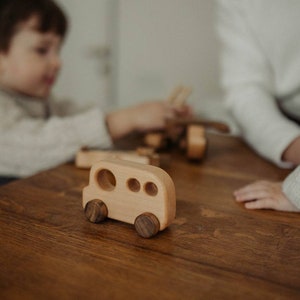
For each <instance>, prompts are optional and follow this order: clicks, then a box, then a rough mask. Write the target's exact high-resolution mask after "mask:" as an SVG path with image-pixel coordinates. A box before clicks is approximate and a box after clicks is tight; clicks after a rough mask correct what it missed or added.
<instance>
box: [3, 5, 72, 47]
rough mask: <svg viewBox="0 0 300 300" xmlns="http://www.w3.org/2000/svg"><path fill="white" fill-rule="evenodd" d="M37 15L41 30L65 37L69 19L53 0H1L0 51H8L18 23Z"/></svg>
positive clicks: (39, 29)
mask: <svg viewBox="0 0 300 300" xmlns="http://www.w3.org/2000/svg"><path fill="white" fill-rule="evenodd" d="M32 16H37V18H38V21H39V24H38V27H37V30H38V31H39V32H42V33H44V32H50V31H51V32H54V33H56V34H58V35H60V36H61V37H64V36H65V34H66V31H67V27H68V20H67V17H66V15H65V13H64V12H63V10H62V9H61V8H60V7H59V6H58V5H57V4H56V3H55V2H54V1H53V0H0V51H3V52H7V51H8V50H9V46H10V42H11V39H12V37H13V36H14V34H15V32H16V30H17V29H18V25H19V24H20V23H22V22H25V21H27V20H28V19H29V18H30V17H32Z"/></svg>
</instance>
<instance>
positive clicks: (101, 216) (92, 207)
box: [84, 199, 108, 223]
mask: <svg viewBox="0 0 300 300" xmlns="http://www.w3.org/2000/svg"><path fill="white" fill-rule="evenodd" d="M84 213H85V215H86V217H87V218H88V220H89V221H90V222H92V223H99V222H102V221H103V220H105V219H106V217H107V214H108V211H107V207H106V205H105V203H104V202H103V201H101V200H98V199H95V200H91V201H89V202H88V203H87V204H86V206H85V210H84Z"/></svg>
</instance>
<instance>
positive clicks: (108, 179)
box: [97, 169, 116, 191]
mask: <svg viewBox="0 0 300 300" xmlns="http://www.w3.org/2000/svg"><path fill="white" fill-rule="evenodd" d="M97 182H98V184H99V186H100V187H101V188H102V189H103V190H106V191H112V190H113V189H114V188H115V187H116V177H115V175H114V174H113V173H112V172H111V171H109V170H108V169H102V170H100V171H99V172H98V174H97Z"/></svg>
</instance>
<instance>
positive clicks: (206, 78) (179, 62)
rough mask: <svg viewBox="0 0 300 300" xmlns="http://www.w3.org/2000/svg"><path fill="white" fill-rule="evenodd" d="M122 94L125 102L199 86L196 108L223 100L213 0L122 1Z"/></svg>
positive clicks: (118, 91) (118, 96)
mask: <svg viewBox="0 0 300 300" xmlns="http://www.w3.org/2000/svg"><path fill="white" fill-rule="evenodd" d="M118 3H119V6H118V9H119V10H118V15H119V16H118V22H119V25H118V28H119V31H118V32H119V36H118V41H117V43H118V56H117V59H118V63H117V69H118V70H117V76H116V77H115V91H116V97H115V98H116V99H117V102H118V103H119V104H120V105H122V106H123V105H128V104H133V103H136V102H139V101H142V100H144V99H151V98H161V97H166V96H167V95H168V93H170V92H171V90H172V89H173V87H174V86H176V85H177V84H185V85H188V86H192V87H193V93H192V95H191V97H190V100H189V102H191V103H192V104H193V105H195V107H197V108H200V109H201V110H203V109H205V110H207V109H208V106H207V105H206V104H207V103H208V102H210V103H211V104H213V103H215V102H216V101H211V99H213V100H215V99H220V94H221V92H220V87H219V83H218V58H217V57H218V48H219V47H218V42H217V38H216V34H215V29H214V18H215V17H214V1H212V0H124V1H123V0H119V1H118Z"/></svg>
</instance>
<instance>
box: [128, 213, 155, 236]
mask: <svg viewBox="0 0 300 300" xmlns="http://www.w3.org/2000/svg"><path fill="white" fill-rule="evenodd" d="M134 227H135V230H136V231H137V233H138V234H139V235H140V236H141V237H143V238H151V237H153V236H155V235H156V234H157V232H158V231H159V227H160V224H159V221H158V219H157V217H156V216H155V215H153V214H151V213H143V214H141V215H139V216H138V217H137V218H136V219H135V221H134Z"/></svg>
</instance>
